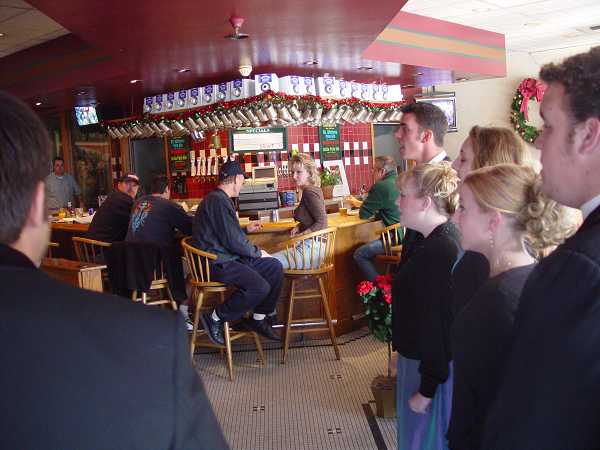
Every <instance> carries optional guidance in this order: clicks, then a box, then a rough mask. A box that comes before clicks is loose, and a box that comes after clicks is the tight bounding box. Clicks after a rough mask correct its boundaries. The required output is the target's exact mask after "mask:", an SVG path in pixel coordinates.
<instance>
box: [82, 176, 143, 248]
mask: <svg viewBox="0 0 600 450" xmlns="http://www.w3.org/2000/svg"><path fill="white" fill-rule="evenodd" d="M139 187H140V179H139V178H138V176H137V175H136V174H134V173H126V174H125V175H123V176H122V177H121V178H120V179H119V182H118V183H117V190H116V191H114V192H111V193H110V195H109V196H108V197H107V198H106V200H104V203H102V205H101V206H100V208H98V211H96V214H95V215H94V218H93V219H92V223H91V224H90V228H89V229H88V232H87V234H86V237H88V238H90V239H95V240H97V241H104V242H111V243H112V242H119V241H124V240H125V236H127V228H128V227H129V217H130V216H131V209H132V208H133V201H134V199H135V196H136V195H137V192H138V189H139Z"/></svg>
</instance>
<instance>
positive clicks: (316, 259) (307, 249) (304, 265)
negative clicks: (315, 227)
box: [271, 240, 325, 270]
mask: <svg viewBox="0 0 600 450" xmlns="http://www.w3.org/2000/svg"><path fill="white" fill-rule="evenodd" d="M316 243H319V244H321V245H322V248H321V249H320V251H319V248H318V247H317V246H316V245H315V248H314V249H313V255H312V261H313V262H312V268H315V267H318V266H319V264H320V263H321V261H322V260H323V259H324V258H325V243H324V242H323V243H321V241H318V240H317V241H313V240H308V241H304V261H303V260H302V253H303V252H302V248H301V247H300V245H302V244H298V245H297V246H296V258H295V259H294V258H292V261H291V264H290V262H289V261H288V258H287V251H286V250H281V251H280V252H277V253H274V254H273V255H271V256H272V257H273V258H275V259H277V260H278V261H279V262H280V263H281V265H282V266H283V270H286V269H308V268H310V267H311V266H310V253H311V247H313V244H316ZM291 266H295V267H291Z"/></svg>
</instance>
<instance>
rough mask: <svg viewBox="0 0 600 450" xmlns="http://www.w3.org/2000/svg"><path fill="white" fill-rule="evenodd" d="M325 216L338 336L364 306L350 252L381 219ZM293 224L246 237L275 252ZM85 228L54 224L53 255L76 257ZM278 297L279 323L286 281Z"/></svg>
mask: <svg viewBox="0 0 600 450" xmlns="http://www.w3.org/2000/svg"><path fill="white" fill-rule="evenodd" d="M327 217H328V225H329V226H330V227H337V229H338V230H337V233H336V241H335V270H334V271H333V273H332V274H331V276H330V279H329V282H328V299H329V307H330V310H331V313H332V316H333V317H332V318H333V319H334V320H335V321H336V334H338V335H340V334H344V333H348V332H349V331H352V330H354V329H356V328H358V327H359V326H361V325H362V321H361V320H360V316H362V312H363V306H362V303H361V301H360V298H359V297H358V295H357V294H356V292H355V288H356V285H357V283H358V282H360V281H361V279H362V278H361V274H360V271H359V270H358V267H357V266H356V264H355V263H354V259H353V258H352V254H353V252H354V250H356V248H357V247H358V246H360V245H361V244H363V243H365V242H369V241H372V240H374V239H377V238H378V237H379V234H380V232H381V230H382V229H383V225H382V223H381V222H380V221H376V220H373V219H369V220H363V219H360V218H359V217H358V216H356V215H340V214H339V213H333V214H328V216H327ZM242 225H244V223H243V222H242ZM294 225H295V224H294V222H293V221H290V220H285V219H284V220H282V221H280V222H276V223H269V222H267V223H264V224H263V228H262V229H261V230H260V231H257V232H254V233H249V234H248V239H249V240H250V241H251V242H252V243H254V244H256V245H258V246H259V247H261V248H263V249H265V250H266V251H267V252H269V253H275V252H277V251H279V250H282V249H283V248H284V247H285V242H286V241H287V240H288V239H289V238H290V236H289V231H290V229H291V228H293V227H294ZM87 228H88V225H86V224H77V223H75V224H67V223H53V224H52V241H53V242H58V243H59V244H60V247H58V248H55V249H53V256H55V257H59V258H68V259H75V255H74V250H73V245H72V242H71V237H73V236H83V235H84V234H85V232H86V231H87ZM281 297H282V298H281V301H280V302H279V303H278V305H277V312H278V318H279V322H280V323H281V322H283V321H284V317H286V312H287V304H288V299H289V283H285V286H284V288H283V290H282V293H281ZM321 313H322V311H321V305H320V303H319V300H318V299H315V300H313V299H310V300H303V301H302V302H298V305H297V307H296V308H295V316H297V317H298V318H307V317H316V316H319V315H321Z"/></svg>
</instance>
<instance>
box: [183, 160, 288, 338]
mask: <svg viewBox="0 0 600 450" xmlns="http://www.w3.org/2000/svg"><path fill="white" fill-rule="evenodd" d="M243 183H244V171H243V170H242V167H241V166H240V164H239V163H238V162H237V161H228V162H226V163H225V164H223V165H222V166H221V171H220V173H219V186H217V188H216V189H215V190H214V191H212V192H211V193H209V194H208V195H207V196H206V197H204V199H203V200H202V203H200V206H199V207H198V210H197V211H196V215H195V217H194V223H193V229H192V235H193V237H194V241H195V246H196V247H197V248H199V249H200V250H203V251H206V252H210V253H213V254H215V255H217V259H216V260H215V261H212V262H211V263H210V265H211V268H210V273H211V277H212V279H213V280H214V281H220V282H221V283H225V284H227V285H232V286H236V287H237V290H236V291H235V292H234V293H233V294H232V295H231V296H230V297H229V298H228V299H227V300H226V301H225V303H223V304H221V305H218V306H217V307H216V308H215V309H214V310H213V311H212V313H208V314H202V316H201V317H200V320H201V321H202V326H203V327H204V329H205V330H206V331H207V334H208V337H209V338H210V339H211V341H213V342H214V343H215V344H220V345H223V344H224V331H223V322H233V321H235V320H239V319H241V318H242V317H243V316H244V314H246V313H247V312H248V311H252V313H253V314H252V317H251V318H249V319H247V320H245V321H244V322H243V325H244V326H245V328H247V329H250V330H252V331H255V332H257V333H259V334H260V335H262V336H264V337H266V338H268V339H272V340H279V336H278V335H277V334H276V333H275V332H274V331H273V328H271V325H269V324H268V323H267V321H265V317H266V315H268V314H271V313H273V311H274V310H275V305H276V303H277V300H278V299H279V294H280V293H281V286H282V284H283V269H282V267H281V263H280V262H279V261H278V260H277V259H275V258H272V257H271V256H270V255H269V254H268V253H267V252H265V251H264V250H261V249H260V248H258V247H257V246H256V245H254V244H252V243H251V242H250V241H248V239H247V238H246V233H245V232H244V230H242V228H241V227H240V224H239V221H238V218H237V215H236V212H235V208H234V204H233V201H232V198H234V197H237V196H238V195H239V193H240V190H241V189H242V185H243ZM258 228H260V224H258V223H251V224H249V225H248V226H247V228H246V229H247V231H250V232H252V231H256V230H257V229H258Z"/></svg>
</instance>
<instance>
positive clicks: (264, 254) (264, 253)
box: [260, 248, 271, 258]
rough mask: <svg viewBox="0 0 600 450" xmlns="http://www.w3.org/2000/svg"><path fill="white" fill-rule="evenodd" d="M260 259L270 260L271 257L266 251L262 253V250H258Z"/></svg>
mask: <svg viewBox="0 0 600 450" xmlns="http://www.w3.org/2000/svg"><path fill="white" fill-rule="evenodd" d="M260 257H261V258H270V257H271V255H270V254H269V253H267V252H266V251H264V250H263V249H262V248H261V249H260Z"/></svg>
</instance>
